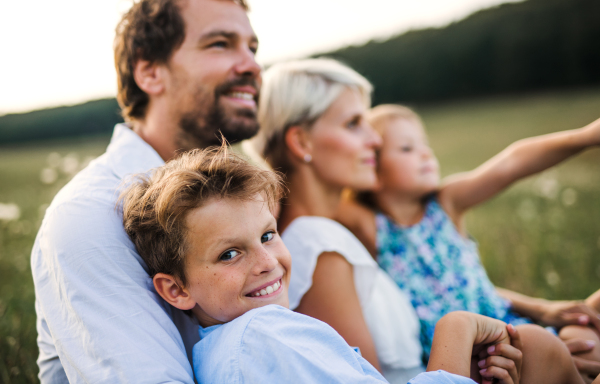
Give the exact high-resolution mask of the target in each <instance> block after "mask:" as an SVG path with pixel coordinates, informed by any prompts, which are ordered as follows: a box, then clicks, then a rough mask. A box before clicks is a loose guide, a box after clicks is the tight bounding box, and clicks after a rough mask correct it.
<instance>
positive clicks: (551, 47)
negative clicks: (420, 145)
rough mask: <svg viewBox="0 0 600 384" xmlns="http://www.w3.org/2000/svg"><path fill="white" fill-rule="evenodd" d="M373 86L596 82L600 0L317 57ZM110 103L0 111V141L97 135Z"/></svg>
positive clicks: (521, 11)
mask: <svg viewBox="0 0 600 384" xmlns="http://www.w3.org/2000/svg"><path fill="white" fill-rule="evenodd" d="M319 56H329V57H334V58H337V59H340V60H342V61H344V62H346V63H347V64H349V65H350V66H352V67H353V68H355V69H356V70H358V71H359V72H360V73H362V74H364V75H365V76H366V77H367V78H368V79H369V80H371V81H372V82H373V84H374V85H375V95H374V102H375V104H379V103H383V102H403V103H409V104H414V103H419V104H424V103H428V102H434V101H440V100H448V99H456V98H471V97H477V96H483V95H498V94H516V93H522V92H530V91H540V90H557V89H565V88H579V87H588V86H594V85H597V84H600V1H599V0H528V1H524V2H520V3H509V4H503V5H500V6H497V7H494V8H490V9H486V10H483V11H479V12H477V13H475V14H473V15H471V16H469V17H467V18H466V19H464V20H462V21H459V22H456V23H453V24H451V25H449V26H447V27H445V28H431V29H424V30H418V31H411V32H407V33H405V34H402V35H400V36H396V37H393V38H391V39H389V40H386V41H382V42H376V41H371V42H369V43H367V44H365V45H363V46H357V47H348V48H344V49H341V50H338V51H334V52H329V53H325V54H321V55H319ZM118 109H119V108H118V106H117V103H116V101H115V100H114V99H105V100H98V101H93V102H89V103H85V104H82V105H78V106H74V107H61V108H53V109H46V110H41V111H36V112H31V113H26V114H12V115H5V116H0V145H2V144H8V143H16V142H24V141H32V140H44V139H50V138H62V137H72V136H85V135H91V134H106V135H109V134H110V133H111V132H112V128H113V126H114V124H115V123H117V122H119V121H121V118H120V116H119V115H118Z"/></svg>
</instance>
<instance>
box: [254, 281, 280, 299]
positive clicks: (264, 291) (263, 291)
mask: <svg viewBox="0 0 600 384" xmlns="http://www.w3.org/2000/svg"><path fill="white" fill-rule="evenodd" d="M279 287H281V283H280V282H279V281H277V282H275V283H274V284H273V285H269V286H268V287H265V288H263V289H261V290H260V291H257V292H255V293H253V294H252V296H254V297H259V296H265V295H270V294H271V293H273V292H275V291H276V290H278V289H279Z"/></svg>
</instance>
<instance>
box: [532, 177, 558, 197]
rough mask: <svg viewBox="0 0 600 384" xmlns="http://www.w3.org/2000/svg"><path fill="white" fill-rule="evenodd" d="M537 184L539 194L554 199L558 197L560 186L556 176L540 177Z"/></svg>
mask: <svg viewBox="0 0 600 384" xmlns="http://www.w3.org/2000/svg"><path fill="white" fill-rule="evenodd" d="M535 186H536V187H537V192H538V194H539V195H540V196H542V197H545V198H546V199H549V200H554V199H556V198H557V197H558V191H559V187H560V186H559V184H558V181H557V180H556V179H555V178H552V177H543V178H539V179H538V180H537V181H536V183H535Z"/></svg>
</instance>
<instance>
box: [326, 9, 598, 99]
mask: <svg viewBox="0 0 600 384" xmlns="http://www.w3.org/2000/svg"><path fill="white" fill-rule="evenodd" d="M319 56H321V55H319ZM323 56H328V57H333V58H337V59H340V60H342V61H344V62H345V63H347V64H349V65H350V66H351V67H353V68H354V69H356V70H357V71H359V72H360V73H362V74H363V75H365V76H366V77H367V78H368V79H369V80H371V81H372V82H373V84H374V85H375V99H374V102H375V104H379V103H387V102H404V103H406V102H409V103H414V102H417V103H421V104H422V103H423V102H431V101H439V100H447V99H456V98H472V97H475V96H481V95H492V94H493V95H497V94H513V93H522V92H530V91H539V90H549V89H553V90H556V89H561V88H575V87H583V86H589V85H594V84H599V83H600V1H598V0H528V1H524V2H521V3H508V4H502V5H500V6H497V7H494V8H490V9H486V10H482V11H479V12H477V13H474V14H472V15H471V16H469V17H468V18H466V19H464V20H462V21H460V22H457V23H453V24H451V25H449V26H447V27H445V28H438V29H433V28H432V29H425V30H418V31H411V32H408V33H405V34H403V35H400V36H397V37H393V38H391V39H389V40H387V41H383V42H374V41H372V42H369V43H368V44H366V45H364V46H360V47H348V48H344V49H341V50H339V51H336V52H331V53H327V54H324V55H323Z"/></svg>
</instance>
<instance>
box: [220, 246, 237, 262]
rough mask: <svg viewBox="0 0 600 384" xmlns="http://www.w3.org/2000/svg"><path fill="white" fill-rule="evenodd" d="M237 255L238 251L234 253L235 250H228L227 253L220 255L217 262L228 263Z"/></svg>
mask: <svg viewBox="0 0 600 384" xmlns="http://www.w3.org/2000/svg"><path fill="white" fill-rule="evenodd" d="M239 255H240V252H239V251H236V250H235V249H230V250H228V251H225V252H223V254H221V256H219V260H220V261H229V260H232V259H234V258H235V257H237V256H239Z"/></svg>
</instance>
